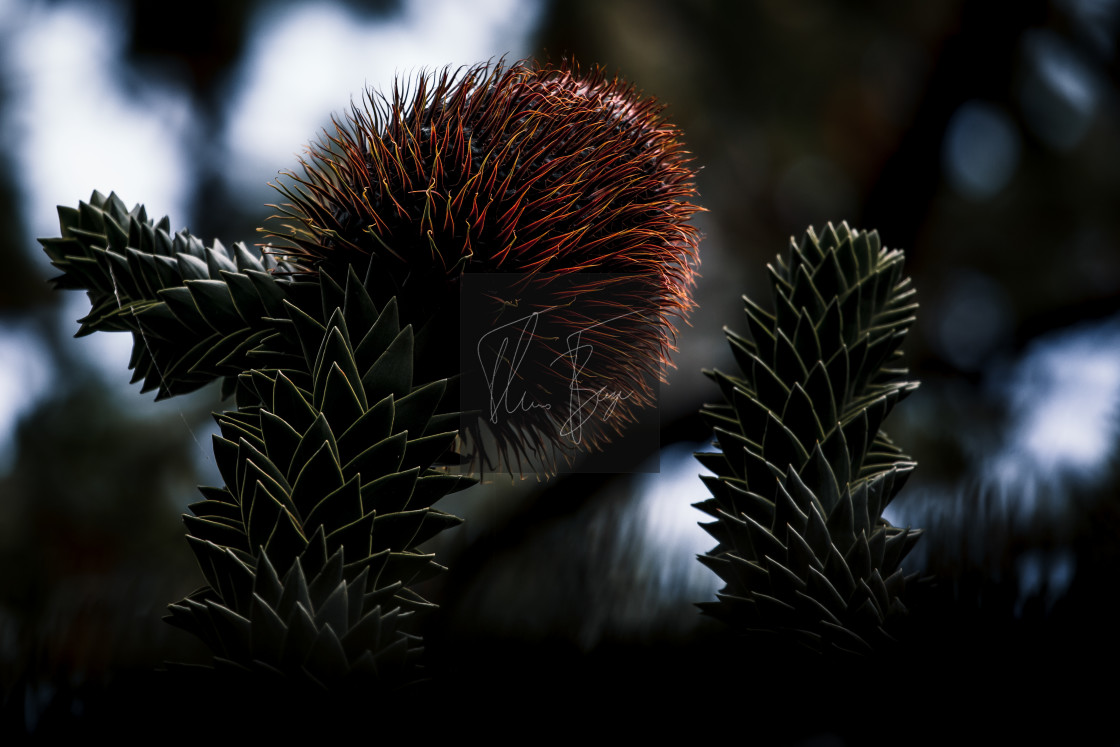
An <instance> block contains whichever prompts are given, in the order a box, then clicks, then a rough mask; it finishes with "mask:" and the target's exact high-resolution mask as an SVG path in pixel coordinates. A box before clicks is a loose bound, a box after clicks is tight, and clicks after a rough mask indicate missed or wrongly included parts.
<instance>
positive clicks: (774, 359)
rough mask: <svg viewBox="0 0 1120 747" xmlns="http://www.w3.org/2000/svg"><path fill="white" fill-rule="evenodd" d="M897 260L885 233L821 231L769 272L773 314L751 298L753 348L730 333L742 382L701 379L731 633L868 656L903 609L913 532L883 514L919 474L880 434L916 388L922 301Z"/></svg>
mask: <svg viewBox="0 0 1120 747" xmlns="http://www.w3.org/2000/svg"><path fill="white" fill-rule="evenodd" d="M902 261H903V257H902V253H901V252H899V251H895V250H886V249H882V248H880V244H879V237H878V234H877V233H875V232H871V233H866V232H859V231H854V230H851V229H849V228H848V226H847V224H843V223H842V224H841V225H840V226H839V227H837V228H833V226H832V225H831V224H829V225H828V226H827V227H826V229H825V230H824V231H823V233H822V235H821V236H820V237H818V236H817V235H816V234H815V233H814V232H813V230H812V228H810V229H809V230H808V232H807V233H806V234H805V236H804V237H803V238H802V240H801V242H800V244H797V243H796V242H794V241H793V240H792V239H791V240H790V246H789V249H788V250H787V251H786V252H785V253H784V254H782V255H779V256H778V259H777V262H776V264H774V265H771V266H770V268H769V269H770V278H771V282H772V285H773V296H774V312H773V313H769V312H767V311H764V310H763V309H762V308H761V307H759V306H758V305H757V304H755V303H754V302H752V301H751V300H750V299H748V298H745V297H744V301H745V302H746V312H747V320H748V328H749V330H750V333H751V339H748V338H745V337H741V336H739V335H737V334H735V333H734V332H731V331H729V330H728V331H727V332H726V334H727V338H728V341H729V342H730V344H731V349H732V351H733V353H734V355H735V359H736V361H737V363H738V365H739V368H740V375H739V376H732V375H728V374H724V373H721V372H719V371H707V372H705V373H706V374H707V375H708V376H709V377H711V378H712V379H714V380H715V381H716V382H717V383H718V384H719V386H720V389H721V390H722V392H723V396H724V400H725V402H724V403H723V404H718V405H708V406H705V408H704V410H703V414H704V416H705V417H706V419H707V420H708V421H709V422H710V423H711V424H712V425H713V426H714V428H715V434H716V439H717V442H718V445H719V446H720V448H721V449H722V453H706V454H703V453H702V454H697V458H699V459H700V461H701V462H702V463H703V464H704V465H705V466H706V467H708V468H709V469H711V470H712V471H713V472H714V473H715V476H705V477H704V478H703V479H704V482H705V484H706V485H707V487H708V489H709V490H710V491H711V494H712V498H710V499H708V500H706V501H703V502H701V503H698V504H696V506H697V507H698V508H700V509H701V510H702V511H704V512H705V513H707V514H709V515H710V516H712V517H714V518H715V519H716V520H715V521H713V522H710V523H706V524H704V527H705V529H707V531H708V532H709V533H710V534H711V535H712V536H713V537H714V538H715V539H716V540H717V541H718V543H719V544H718V545H717V546H716V547H715V548H714V549H713V550H711V551H710V552H709V553H707V554H705V555H701V556H700V560H701V561H702V562H703V563H704V564H705V565H707V566H708V567H710V568H711V569H712V570H714V571H715V572H716V573H717V574H718V575H719V576H720V578H722V579H723V581H725V582H726V586H725V587H724V588H723V589H722V590H721V591H720V593H719V594H718V595H717V596H718V601H716V602H710V603H705V604H702V605H700V606H701V607H702V609H703V610H704V611H705V612H707V613H710V614H712V615H714V616H716V617H719V618H721V619H723V620H725V621H727V622H728V623H730V624H731V625H732V626H733V627H734V628H735V629H736V630H739V631H744V632H745V631H752V630H764V631H775V632H779V633H783V634H790V635H792V636H793V637H794V638H795V639H797V640H798V641H800V642H802V643H804V644H807V645H808V646H810V647H811V648H815V649H830V648H835V649H841V650H846V651H858V652H866V651H868V650H870V649H871V648H872V647H873V646H874V645H875V644H876V642H877V641H879V640H882V639H883V638H884V637H889V636H887V633H886V630H885V627H884V626H885V624H886V622H887V620H888V618H890V617H892V616H894V615H897V614H899V613H902V612H904V611H905V609H906V608H905V605H904V604H903V602H902V599H901V595H902V593H903V590H904V587H905V585H906V581H907V577H906V576H905V575H904V574H903V572H902V570H901V569H900V567H899V565H900V563H901V561H902V559H903V558H904V557H905V556H906V554H907V553H908V552H909V551H910V549H911V548H912V547H913V545H914V543H915V542H916V541H917V538H918V532H917V531H915V530H910V529H900V528H898V527H894V526H891V525H890V524H889V523H888V522H887V521H886V520H885V519H883V517H882V513H883V509H884V508H886V506H887V504H888V503H890V501H891V500H892V499H893V498H894V497H895V494H896V493H897V492H898V490H899V489H900V488H901V487H902V484H903V483H904V482H905V480H906V477H907V476H908V475H909V474H910V472H911V470H913V468H914V466H915V465H914V463H913V462H912V461H911V460H910V459H909V457H907V456H906V455H905V454H903V453H902V452H901V451H900V450H899V449H898V448H897V447H896V446H895V445H894V444H893V443H891V441H890V439H889V438H888V437H887V435H886V434H885V433H883V431H881V430H880V424H881V423H882V422H883V419H884V418H885V417H886V416H887V414H888V413H889V412H890V410H891V408H892V407H893V406H894V404H895V403H896V402H898V401H899V400H900V399H901V398H903V397H905V396H906V395H907V394H909V393H910V392H911V391H913V390H914V389H915V388H916V387H917V383H916V382H912V381H909V380H908V378H907V371H906V369H905V368H903V367H901V366H900V357H901V352H900V350H899V347H900V345H901V343H902V340H903V338H904V336H905V334H906V330H907V329H908V327H909V326H910V324H911V323H912V322H913V321H914V312H915V310H916V308H917V304H916V303H914V291H913V289H912V288H911V284H910V280H909V278H907V277H904V276H903V274H902Z"/></svg>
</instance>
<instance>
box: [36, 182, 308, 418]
mask: <svg viewBox="0 0 1120 747" xmlns="http://www.w3.org/2000/svg"><path fill="white" fill-rule="evenodd" d="M58 217H59V224H60V227H61V233H62V236H61V237H60V238H51V239H40V240H39V242H40V243H41V244H42V245H43V249H44V250H45V251H46V253H47V255H48V256H49V257H50V258H51V262H52V263H53V264H54V266H55V267H57V268H59V269H60V270H62V271H63V274H62V275H60V276H59V277H57V278H55V279H54V285H55V287H56V288H58V289H60V290H66V289H70V290H85V291H86V292H87V293H88V294H89V298H90V304H91V307H92V308H91V309H90V313H89V314H88V315H87V316H86V317H85V318H83V319H81V320H80V323H81V327H80V328H79V329H78V336H79V337H80V336H82V335H88V334H90V333H92V332H97V331H105V332H131V333H132V336H133V339H134V342H133V350H132V360H131V361H130V362H129V368H131V369H133V376H132V382H133V383H135V382H137V381H143V382H144V383H143V387H142V389H141V391H144V392H147V391H151V390H153V389H155V390H158V392H159V394H158V396H157V398H158V399H162V398H165V397H170V396H172V395H176V394H184V393H186V392H190V391H194V390H195V389H198V388H200V387H202V386H205V385H206V384H209V383H210V382H211V381H213V380H215V379H217V378H222V377H226V379H225V394H226V395H228V394H230V393H231V392H232V389H233V385H234V383H235V381H236V377H237V375H238V374H240V373H241V372H242V371H245V370H247V369H248V368H250V367H251V365H250V363H249V360H248V357H247V354H248V352H249V351H250V350H252V349H253V348H255V347H257V346H258V345H259V344H260V343H261V342H262V341H263V340H264V339H265V338H266V337H268V336H269V335H271V334H272V333H273V332H274V329H273V327H272V322H271V320H272V318H274V317H280V318H283V317H284V316H285V312H284V305H283V301H284V299H285V298H289V296H290V295H291V294H293V293H296V292H298V290H302V289H297V288H295V286H296V285H299V283H297V282H296V281H295V280H293V279H289V278H288V277H286V276H285V275H284V274H283V273H284V272H285V271H286V269H287V268H286V266H284V265H279V264H277V262H276V261H274V260H273V259H272V258H271V257H269V256H267V255H266V256H261V255H260V254H259V253H255V252H252V251H250V250H249V249H247V248H246V247H245V245H244V244H242V243H237V244H235V245H234V247H233V249H232V250H229V249H226V248H225V247H224V246H223V245H222V244H221V242H218V241H215V242H214V243H213V244H212V245H211V246H209V247H207V246H204V245H203V243H202V241H200V240H199V239H197V238H195V237H194V236H191V235H190V234H189V233H187V232H186V231H180V232H179V233H177V234H175V235H174V236H171V234H170V225H171V224H170V221H168V219H167V218H166V217H165V218H163V219H162V220H160V221H159V222H158V223H155V222H153V221H151V220H149V219H148V217H147V213H146V211H145V210H144V207H143V206H142V205H137V206H136V207H134V208H133V209H132V210H131V211H130V210H128V209H127V208H125V205H124V203H123V202H121V200H120V198H119V197H117V196H116V194H110V195H109V197H104V196H103V195H101V194H100V193H98V192H94V193H93V196H92V197H90V201H89V202H88V203H86V202H82V203H79V206H78V208H77V209H76V210H75V209H74V208H69V207H59V209H58ZM278 270H279V271H280V274H279V275H277V274H274V273H276V272H277V271H278ZM312 290H314V288H313V287H312Z"/></svg>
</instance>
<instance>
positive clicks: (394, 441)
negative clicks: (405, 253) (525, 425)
mask: <svg viewBox="0 0 1120 747" xmlns="http://www.w3.org/2000/svg"><path fill="white" fill-rule="evenodd" d="M320 281H321V286H322V287H321V290H322V304H323V316H324V317H326V318H327V323H326V324H325V325H324V324H322V323H321V322H320V321H318V319H317V318H316V317H315V316H312V315H309V314H308V313H307V312H306V311H304V310H302V309H300V308H299V307H297V306H295V305H294V304H292V303H291V302H286V303H285V309H286V312H287V314H286V316H287V320H286V323H280V321H279V320H276V321H277V327H278V329H279V332H277V333H276V335H274V336H273V337H271V338H269V339H268V340H266V341H265V343H264V344H263V345H262V346H261V347H259V348H258V349H256V350H254V351H253V358H254V359H255V360H257V361H258V362H259V363H260V364H261V368H260V369H255V370H252V371H249V372H246V373H244V374H242V375H241V376H240V377H239V380H238V390H237V405H238V406H237V409H236V410H235V411H231V412H224V413H221V414H220V415H218V416H217V418H218V424H219V426H220V428H221V432H222V435H221V436H220V437H218V436H215V439H214V453H215V456H216V458H217V462H218V467H219V469H220V471H221V473H222V477H223V478H224V480H225V483H226V485H225V487H224V488H203V495H204V496H205V498H206V500H204V501H202V502H200V503H196V504H194V505H192V506H191V510H192V511H193V512H194V516H187V517H185V520H186V522H187V530H188V540H189V541H190V543H191V546H192V548H193V549H194V551H195V554H196V555H197V556H198V559H199V563H200V565H201V566H202V569H203V573H204V575H205V576H206V580H207V582H208V584H209V586H208V587H206V588H204V589H202V590H200V591H199V592H196V593H195V594H193V595H192V596H190V597H188V598H187V599H186V600H184V601H182V602H180V603H178V604H175V605H172V607H171V614H170V616H169V617H168V620H169V621H170V622H171V623H173V624H175V625H178V626H179V627H182V628H185V629H187V630H190V631H191V632H193V633H195V634H197V635H198V636H199V637H201V638H202V639H203V640H205V641H206V642H207V643H208V644H210V646H211V648H212V649H213V650H214V652H215V654H216V655H217V657H219V660H221V661H224V662H233V663H235V664H238V665H240V666H242V667H244V668H247V669H254V670H259V671H264V672H279V673H283V674H286V675H294V676H296V677H297V678H300V679H305V678H309V679H310V680H311V681H313V682H316V683H320V684H323V685H325V686H330V685H334V684H337V683H338V682H340V681H344V680H346V679H348V678H350V677H351V676H353V675H354V674H355V672H357V673H362V674H367V675H377V676H379V677H380V676H386V677H389V678H394V677H396V678H399V677H400V676H403V675H402V672H404V671H405V669H406V665H408V664H410V663H411V662H412V660H413V659H414V655H415V654H416V653H417V652H418V651H419V647H418V644H419V639H418V637H417V636H416V635H414V634H415V632H416V629H415V626H414V625H411V626H410V623H411V620H410V618H411V617H412V616H413V613H414V612H415V611H418V610H422V609H424V608H425V607H428V606H430V605H428V603H427V602H425V601H424V599H423V598H421V597H420V596H419V595H418V594H416V593H415V592H414V591H412V589H411V588H410V585H411V584H413V583H416V582H418V581H421V580H423V579H425V578H428V577H430V576H431V575H433V574H434V573H437V572H439V571H440V570H442V568H441V566H439V565H438V564H436V563H435V562H434V560H433V557H432V556H431V555H429V554H425V553H422V552H420V551H419V550H418V549H417V546H418V545H420V544H421V543H423V542H424V541H426V540H428V539H430V538H431V537H432V536H434V535H435V534H437V533H439V532H440V531H442V530H443V529H445V528H448V527H450V526H454V525H456V524H458V523H459V521H460V520H459V519H458V518H456V517H454V516H451V515H450V514H446V513H443V512H441V511H437V510H434V509H432V508H431V506H432V504H433V503H435V501H437V500H438V499H439V498H441V497H443V496H444V495H446V494H447V493H449V492H451V491H453V490H459V489H461V488H464V487H467V486H468V485H470V484H472V483H473V481H472V480H470V479H468V478H465V477H461V476H457V475H451V474H447V473H446V472H444V471H441V470H439V469H434V468H433V467H432V464H433V462H435V461H436V460H437V459H438V458H439V457H440V456H441V455H443V454H444V453H445V452H446V451H447V450H448V447H449V446H450V445H451V443H452V441H453V440H454V439H455V436H456V433H457V429H458V423H459V415H458V413H442V414H437V412H436V411H437V407H438V405H439V403H440V401H441V399H442V397H443V393H444V389H445V385H446V384H445V382H444V381H442V380H441V381H434V382H427V383H419V384H417V383H415V382H414V381H413V378H412V355H413V338H412V328H411V327H409V326H406V327H404V328H403V329H401V328H400V325H399V322H398V319H397V307H396V303H395V302H394V301H390V302H389V304H388V305H386V307H385V308H384V309H382V310H381V311H380V313H378V312H377V309H376V308H375V307H374V305H373V301H372V299H371V298H370V296H369V294H368V292H367V291H366V289H365V284H364V283H363V282H362V281H361V280H359V279H358V277H357V275H356V274H355V273H354V271H353V270H352V269H351V270H350V272H349V274H348V276H347V282H346V287H345V290H344V291H343V290H342V289H341V288H340V287H339V286H338V285H337V284H336V283H334V281H333V280H332V279H331V278H330V277H329V276H326V275H321V276H320ZM332 308H333V311H330V312H329V313H327V310H328V309H332ZM293 346H295V347H297V349H300V350H301V351H302V353H301V355H300V356H292V355H291V353H290V352H289V351H290V350H291V349H292V347H293ZM344 548H345V551H344ZM344 552H345V555H343V553H344ZM344 560H345V561H346V562H345V563H344ZM277 569H278V571H277ZM292 595H296V597H292ZM297 602H298V603H299V604H297ZM387 666H388V667H390V670H391V671H389V672H386V671H384V670H386V667H387ZM398 681H399V680H398Z"/></svg>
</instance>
